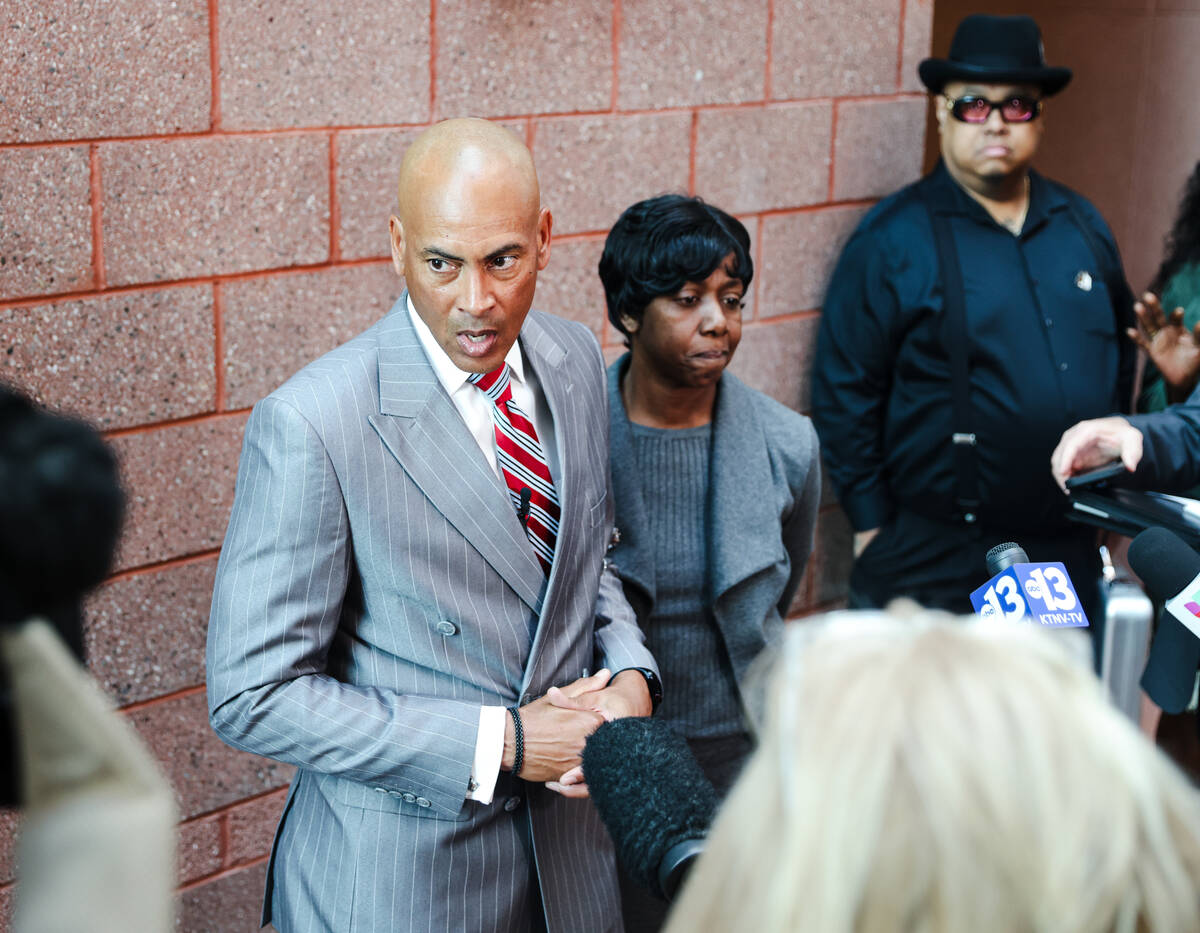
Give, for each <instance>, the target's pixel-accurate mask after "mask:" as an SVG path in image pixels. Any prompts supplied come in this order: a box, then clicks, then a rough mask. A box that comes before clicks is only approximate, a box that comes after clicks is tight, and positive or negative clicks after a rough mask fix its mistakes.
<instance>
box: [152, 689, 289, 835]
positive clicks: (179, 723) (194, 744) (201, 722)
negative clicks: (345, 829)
mask: <svg viewBox="0 0 1200 933" xmlns="http://www.w3.org/2000/svg"><path fill="white" fill-rule="evenodd" d="M129 719H130V721H131V722H132V723H133V725H134V727H135V728H136V729H137V730H138V732H139V733H141V736H142V739H143V741H145V743H146V744H147V745H148V746H149V747H150V750H151V751H152V752H153V753H154V755H155V757H156V758H157V759H158V762H159V764H160V765H161V766H162V768H163V771H164V772H165V773H166V776H167V778H168V780H170V782H171V786H172V787H173V788H174V789H175V800H176V804H177V805H178V807H179V812H180V815H181V816H182V817H183V818H184V819H188V818H191V817H193V816H197V815H199V814H201V813H208V812H209V811H210V810H215V809H217V808H218V807H222V806H225V805H227V804H231V803H233V802H235V801H237V800H241V799H243V798H245V797H250V796H253V795H256V794H261V793H263V792H264V791H268V790H274V789H275V788H277V787H282V786H284V785H285V784H287V782H288V781H290V780H291V776H292V768H291V767H290V766H288V765H284V764H280V763H279V762H277V761H270V760H269V759H266V758H259V757H258V756H257V755H248V754H246V753H245V752H239V751H236V750H235V749H233V748H230V747H229V746H228V745H226V744H224V743H223V742H222V741H221V740H220V739H218V738H217V736H216V734H215V733H214V732H213V731H212V729H210V728H209V725H208V710H207V708H206V705H205V700H204V694H203V693H192V694H189V695H187V696H183V697H176V698H173V699H169V700H164V701H163V702H161V703H156V704H154V705H152V706H146V707H143V708H141V709H139V710H137V711H136V712H134V713H131V714H130V715H129Z"/></svg>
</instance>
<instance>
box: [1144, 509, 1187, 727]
mask: <svg viewBox="0 0 1200 933" xmlns="http://www.w3.org/2000/svg"><path fill="white" fill-rule="evenodd" d="M1129 566H1130V567H1131V568H1132V569H1133V572H1134V573H1136V574H1137V575H1138V576H1139V577H1141V578H1142V582H1143V583H1144V584H1145V585H1146V592H1147V593H1149V594H1150V596H1151V597H1153V598H1154V599H1155V600H1157V601H1159V602H1163V603H1165V602H1167V601H1168V600H1170V599H1173V598H1174V597H1176V596H1178V595H1179V594H1180V593H1182V592H1183V590H1184V587H1186V586H1187V585H1188V584H1189V583H1191V582H1192V580H1194V579H1196V577H1197V576H1200V554H1197V553H1196V552H1195V551H1194V550H1192V548H1191V547H1190V546H1189V545H1188V544H1187V542H1186V541H1184V540H1183V539H1182V538H1180V537H1179V536H1178V535H1176V534H1174V533H1173V532H1170V531H1168V530H1167V529H1165V528H1147V529H1146V530H1145V531H1143V532H1142V533H1141V534H1139V535H1138V536H1137V537H1136V538H1134V539H1133V541H1132V542H1131V543H1130V545H1129ZM1197 665H1200V639H1197V638H1196V636H1195V634H1194V633H1193V632H1192V631H1191V629H1190V628H1188V627H1187V626H1185V625H1184V624H1183V622H1182V621H1181V620H1180V619H1178V618H1176V617H1175V615H1174V614H1173V613H1172V612H1170V611H1169V610H1168V609H1166V608H1164V609H1163V612H1162V615H1161V616H1160V617H1159V621H1158V629H1157V631H1155V633H1154V641H1153V642H1152V643H1151V645H1150V656H1149V658H1147V660H1146V670H1145V672H1144V673H1143V674H1142V689H1143V690H1145V691H1146V693H1147V695H1148V696H1149V697H1150V699H1152V700H1153V701H1154V702H1155V703H1157V704H1158V706H1159V707H1160V708H1161V709H1162V710H1163V712H1165V713H1181V712H1183V711H1184V710H1185V709H1187V707H1188V704H1189V703H1191V700H1192V691H1193V689H1194V688H1195V684H1196V668H1197Z"/></svg>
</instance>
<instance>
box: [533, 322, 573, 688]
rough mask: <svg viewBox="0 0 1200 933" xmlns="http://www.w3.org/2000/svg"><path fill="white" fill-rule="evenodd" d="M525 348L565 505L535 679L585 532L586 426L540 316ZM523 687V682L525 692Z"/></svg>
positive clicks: (538, 636)
mask: <svg viewBox="0 0 1200 933" xmlns="http://www.w3.org/2000/svg"><path fill="white" fill-rule="evenodd" d="M521 349H522V350H523V351H524V353H525V358H526V359H527V360H528V361H529V363H530V365H531V366H532V367H533V371H534V373H536V374H537V378H538V382H539V383H540V384H541V387H542V392H543V393H544V394H545V396H546V403H547V404H548V405H549V406H550V414H551V417H553V419H554V439H555V447H556V448H557V450H558V464H559V467H558V472H559V475H558V476H556V477H555V480H556V482H557V485H558V498H559V503H560V505H561V506H562V516H561V518H560V521H559V526H558V542H557V544H556V546H555V551H554V564H553V566H552V567H551V570H550V581H549V587H548V589H547V592H548V594H549V597H548V598H547V600H546V603H545V605H544V607H543V611H542V613H541V618H540V619H539V621H538V627H537V632H536V633H535V634H534V638H533V648H532V650H531V651H530V652H529V663H528V665H527V666H526V671H525V683H526V684H527V683H529V681H530V679H531V678H532V675H533V671H534V668H535V665H536V663H537V659H538V657H539V656H540V654H541V650H542V648H543V646H544V644H545V641H546V639H547V638H548V637H549V630H550V628H551V626H550V625H549V624H547V619H551V618H554V617H555V616H556V612H555V609H554V606H555V602H556V597H557V596H558V595H560V594H561V593H562V591H563V587H564V586H570V584H571V581H566V582H565V583H564V581H562V580H561V579H560V575H561V574H562V573H563V572H564V568H567V567H570V566H572V563H573V562H572V561H571V560H570V554H571V553H572V550H573V549H574V548H575V547H576V546H577V544H578V541H579V535H580V534H581V532H582V525H583V510H584V509H585V508H586V507H587V506H586V503H584V502H583V501H582V498H581V496H582V492H581V490H580V488H579V475H578V470H579V464H578V463H577V460H578V458H579V456H580V454H579V451H580V450H584V449H586V448H585V447H584V446H583V443H584V438H582V437H580V436H579V434H580V432H581V431H582V430H583V429H582V427H581V425H582V424H583V420H584V419H582V418H581V417H580V413H579V412H578V411H577V410H576V408H575V406H576V405H578V404H579V398H578V393H576V392H574V388H575V386H574V384H573V380H572V378H571V372H570V370H569V369H568V368H567V367H565V366H564V365H563V362H564V361H565V359H566V353H565V351H564V350H563V348H562V347H561V346H559V345H558V343H557V342H556V341H555V340H554V339H553V338H552V337H551V336H550V335H549V334H547V333H546V332H545V331H544V330H543V329H542V327H541V325H540V324H539V323H538V321H537V319H536V318H534V317H530V318H528V319H526V322H525V326H524V328H522V330H521ZM524 689H525V686H524V685H522V692H524Z"/></svg>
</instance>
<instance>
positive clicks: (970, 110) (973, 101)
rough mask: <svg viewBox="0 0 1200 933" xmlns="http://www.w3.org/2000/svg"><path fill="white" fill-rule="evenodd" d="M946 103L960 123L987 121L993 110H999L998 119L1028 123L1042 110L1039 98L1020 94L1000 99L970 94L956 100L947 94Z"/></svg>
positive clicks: (1007, 121)
mask: <svg viewBox="0 0 1200 933" xmlns="http://www.w3.org/2000/svg"><path fill="white" fill-rule="evenodd" d="M946 103H948V104H949V105H950V114H951V116H953V117H954V119H955V120H958V121H959V122H960V123H987V121H988V118H989V117H991V115H992V111H993V110H999V111H1000V119H1001V120H1003V121H1004V122H1005V123H1028V122H1029V121H1030V120H1032V119H1034V118H1035V117H1036V116H1037V115H1038V114H1039V113H1041V112H1042V102H1041V101H1040V100H1038V99H1037V98H1036V97H1025V96H1023V95H1021V94H1016V95H1014V96H1012V97H1006V98H1005V99H1004V100H1001V101H994V100H988V99H987V98H986V97H971V96H970V95H968V96H966V97H959V98H958V99H957V100H956V99H955V98H953V97H950V96H948V95H947V96H946Z"/></svg>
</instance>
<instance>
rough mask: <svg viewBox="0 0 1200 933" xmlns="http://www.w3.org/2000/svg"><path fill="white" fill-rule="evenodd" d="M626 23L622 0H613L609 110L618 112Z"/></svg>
mask: <svg viewBox="0 0 1200 933" xmlns="http://www.w3.org/2000/svg"><path fill="white" fill-rule="evenodd" d="M624 24H625V8H624V7H623V6H621V0H613V7H612V94H611V95H609V110H611V111H612V112H613V113H616V112H617V107H618V104H619V101H620V99H621V89H620V80H621V78H620V73H621V29H622V27H623V26H624Z"/></svg>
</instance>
